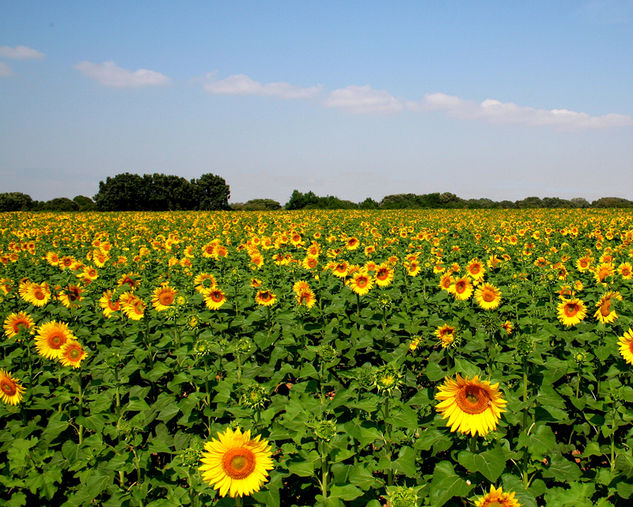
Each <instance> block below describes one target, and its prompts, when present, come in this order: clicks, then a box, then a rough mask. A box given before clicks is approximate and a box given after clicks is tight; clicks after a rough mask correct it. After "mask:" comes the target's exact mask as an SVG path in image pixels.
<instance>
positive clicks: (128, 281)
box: [117, 273, 141, 289]
mask: <svg viewBox="0 0 633 507" xmlns="http://www.w3.org/2000/svg"><path fill="white" fill-rule="evenodd" d="M138 277H139V275H138V273H128V274H125V275H121V278H119V281H118V282H117V285H118V286H119V287H121V286H123V285H129V286H130V289H136V288H137V287H138V286H139V285H140V284H141V282H140V280H137V278H138Z"/></svg>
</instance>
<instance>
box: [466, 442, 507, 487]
mask: <svg viewBox="0 0 633 507" xmlns="http://www.w3.org/2000/svg"><path fill="white" fill-rule="evenodd" d="M457 461H459V464H460V465H462V466H463V467H464V468H466V469H468V470H470V471H471V472H479V473H480V474H481V475H483V476H484V477H485V478H486V479H488V480H489V481H490V482H496V481H497V479H498V478H499V476H500V475H501V474H502V473H503V471H504V470H505V468H506V459H505V454H504V452H503V449H501V447H495V448H494V449H491V450H489V451H484V452H481V453H478V454H475V453H472V452H470V451H462V452H460V453H459V455H458V457H457Z"/></svg>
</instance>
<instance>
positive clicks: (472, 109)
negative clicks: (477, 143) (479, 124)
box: [407, 93, 633, 129]
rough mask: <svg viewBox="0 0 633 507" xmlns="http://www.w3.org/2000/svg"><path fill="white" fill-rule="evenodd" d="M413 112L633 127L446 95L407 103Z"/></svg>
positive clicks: (616, 120) (626, 120)
mask: <svg viewBox="0 0 633 507" xmlns="http://www.w3.org/2000/svg"><path fill="white" fill-rule="evenodd" d="M407 108H408V109H410V110H412V111H438V110H439V111H446V112H447V114H449V115H450V116H454V117H456V118H461V119H467V120H484V121H488V122H490V123H499V124H514V125H526V126H530V127H538V126H554V127H561V128H566V129H588V128H609V127H625V126H631V125H633V118H632V117H630V116H627V115H623V114H614V113H611V114H605V115H602V116H591V115H589V114H587V113H581V112H577V111H570V110H568V109H536V108H532V107H525V106H519V105H517V104H514V103H513V102H500V101H498V100H494V99H486V100H484V101H483V102H476V101H472V100H464V99H461V98H459V97H455V96H453V95H446V94H444V93H429V94H427V95H425V96H424V98H423V99H422V101H421V102H408V103H407Z"/></svg>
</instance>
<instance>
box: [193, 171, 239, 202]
mask: <svg viewBox="0 0 633 507" xmlns="http://www.w3.org/2000/svg"><path fill="white" fill-rule="evenodd" d="M191 184H192V185H193V190H194V193H195V197H196V199H197V201H198V209H199V210H229V209H231V208H230V207H229V197H231V190H230V188H229V186H228V185H227V184H226V181H225V180H224V178H222V177H220V176H216V175H215V174H211V173H207V174H203V175H202V176H201V177H200V178H199V179H197V180H191Z"/></svg>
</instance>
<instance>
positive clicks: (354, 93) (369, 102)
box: [323, 85, 403, 114]
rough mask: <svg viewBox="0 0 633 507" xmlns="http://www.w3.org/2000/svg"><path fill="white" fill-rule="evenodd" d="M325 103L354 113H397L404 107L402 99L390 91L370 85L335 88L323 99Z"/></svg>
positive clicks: (326, 105) (327, 105)
mask: <svg viewBox="0 0 633 507" xmlns="http://www.w3.org/2000/svg"><path fill="white" fill-rule="evenodd" d="M323 105H324V106H325V107H334V108H339V109H343V110H344V111H347V112H349V113H354V114H386V113H397V112H400V111H402V109H403V105H402V101H400V100H398V99H396V98H395V97H394V96H393V95H391V94H390V93H389V92H386V91H384V90H374V89H373V88H372V87H371V86H369V85H364V86H354V85H351V86H347V87H345V88H339V89H338V90H334V91H333V92H331V93H330V94H329V95H328V97H327V98H326V99H325V100H324V101H323Z"/></svg>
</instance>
